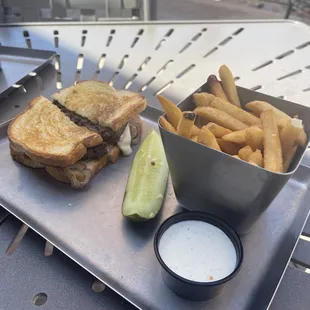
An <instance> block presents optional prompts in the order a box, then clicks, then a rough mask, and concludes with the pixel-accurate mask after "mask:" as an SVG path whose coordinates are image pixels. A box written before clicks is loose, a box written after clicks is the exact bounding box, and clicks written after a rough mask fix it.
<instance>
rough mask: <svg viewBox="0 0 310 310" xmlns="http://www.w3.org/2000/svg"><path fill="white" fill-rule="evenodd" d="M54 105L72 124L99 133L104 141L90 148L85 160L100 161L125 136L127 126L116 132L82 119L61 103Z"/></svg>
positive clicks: (84, 118)
mask: <svg viewBox="0 0 310 310" xmlns="http://www.w3.org/2000/svg"><path fill="white" fill-rule="evenodd" d="M53 103H54V104H55V105H56V106H57V107H58V108H59V109H60V110H61V111H62V112H63V113H64V114H65V115H66V116H68V117H69V118H70V120H71V121H72V122H74V123H75V124H76V125H79V126H85V127H87V128H88V129H89V130H91V131H95V132H97V133H98V134H99V135H100V136H101V137H102V140H103V143H101V144H99V145H97V146H94V147H90V148H88V149H87V154H86V155H85V156H84V158H83V159H99V158H101V157H103V156H105V155H106V154H108V152H109V150H110V149H111V147H112V146H113V145H116V144H117V142H118V141H119V139H120V137H121V135H122V134H123V132H124V130H125V128H126V125H125V126H124V127H122V128H121V129H120V130H119V131H117V132H115V131H113V130H112V129H111V128H109V127H103V126H100V125H96V124H93V123H92V122H91V121H90V120H89V119H87V118H86V117H82V116H80V115H78V114H76V113H74V112H73V111H70V110H68V109H67V108H65V107H64V106H62V105H61V104H60V103H59V102H57V101H53Z"/></svg>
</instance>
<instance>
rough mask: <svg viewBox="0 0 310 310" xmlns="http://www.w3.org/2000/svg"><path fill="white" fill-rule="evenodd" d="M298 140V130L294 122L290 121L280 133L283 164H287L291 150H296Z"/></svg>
mask: <svg viewBox="0 0 310 310" xmlns="http://www.w3.org/2000/svg"><path fill="white" fill-rule="evenodd" d="M297 138H298V132H297V131H296V128H295V127H294V126H293V124H292V121H288V122H287V123H286V125H285V126H284V127H283V129H282V130H281V132H280V141H281V147H282V156H283V162H285V159H286V157H287V155H288V154H289V153H290V151H291V149H292V148H294V146H295V143H296V140H297Z"/></svg>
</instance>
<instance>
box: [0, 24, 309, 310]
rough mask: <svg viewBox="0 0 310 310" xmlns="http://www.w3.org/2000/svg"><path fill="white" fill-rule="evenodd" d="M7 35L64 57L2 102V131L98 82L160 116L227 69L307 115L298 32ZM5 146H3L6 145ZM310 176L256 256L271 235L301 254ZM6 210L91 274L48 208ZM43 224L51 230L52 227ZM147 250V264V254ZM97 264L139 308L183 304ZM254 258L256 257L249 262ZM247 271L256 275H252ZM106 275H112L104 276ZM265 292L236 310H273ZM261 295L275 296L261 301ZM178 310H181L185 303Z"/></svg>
mask: <svg viewBox="0 0 310 310" xmlns="http://www.w3.org/2000/svg"><path fill="white" fill-rule="evenodd" d="M0 29H1V32H0V42H1V44H2V45H10V46H15V47H28V48H36V49H45V50H55V51H56V52H57V53H58V56H57V58H56V60H55V65H54V66H49V67H47V68H46V69H45V70H43V71H42V73H40V74H37V75H35V74H33V75H34V76H33V79H31V80H29V81H28V82H27V83H25V84H24V85H15V86H14V87H15V88H17V89H18V90H17V91H16V92H14V93H13V94H12V95H10V97H9V98H7V99H6V100H4V101H3V102H1V104H0V124H2V125H1V126H0V127H1V128H2V129H3V130H5V127H6V124H7V123H8V121H9V120H10V119H11V118H12V117H14V116H15V115H16V114H17V113H19V112H21V111H22V110H23V109H25V107H26V106H27V104H28V102H29V101H30V100H31V99H32V98H33V97H35V96H36V95H38V94H40V93H43V94H44V95H45V96H50V95H51V94H52V93H53V92H55V91H56V90H57V89H60V88H62V87H67V86H70V85H72V84H73V83H74V82H76V81H79V80H84V79H91V78H95V79H99V80H103V81H106V82H109V83H110V84H111V85H113V86H114V87H115V88H118V89H122V88H125V89H129V90H132V91H137V92H141V93H142V94H143V95H145V96H146V98H147V100H148V103H149V105H150V106H153V107H156V108H159V106H158V103H157V100H156V95H157V94H160V93H161V94H163V95H165V96H167V97H168V98H170V99H172V100H173V101H175V102H176V103H177V102H179V101H181V100H182V99H184V98H185V97H187V96H188V95H189V94H190V93H192V92H193V91H194V90H195V89H197V88H198V87H199V86H200V85H201V84H203V83H204V82H205V81H206V79H207V77H208V75H209V74H212V73H216V72H217V70H218V68H219V67H220V65H222V64H223V63H225V64H226V65H228V66H229V67H230V68H231V70H232V71H233V73H234V76H235V79H236V80H237V84H238V85H241V86H244V87H248V88H252V89H255V90H259V91H261V92H264V93H267V94H271V95H274V96H276V97H280V96H281V97H284V98H285V99H288V100H291V101H295V102H298V103H300V104H304V105H308V97H309V93H308V91H309V90H310V85H309V84H310V83H309V76H310V75H309V72H310V70H309V69H310V63H309V58H308V57H307V55H309V49H310V30H309V28H308V27H307V26H305V25H303V24H299V23H294V22H288V21H259V22H258V21H257V22H256V21H255V22H253V21H251V22H250V21H236V22H228V21H223V22H186V23H185V22H182V23H181V22H180V23H160V22H159V23H135V24H126V23H110V24H105V23H96V24H95V23H94V24H72V23H71V24H63V23H60V24H59V23H58V24H56V23H55V24H31V25H30V24H29V25H28V24H21V25H2V26H1V28H0ZM156 113H159V112H156ZM0 131H1V130H0ZM1 141H2V140H0V145H1V143H2V142H3V141H2V142H1ZM3 143H4V142H3ZM306 160H308V161H309V157H307V156H306ZM111 169H113V168H111ZM111 169H110V170H111ZM307 169H308V168H307V167H306V166H305V170H302V171H301V172H299V174H297V175H296V179H294V180H292V181H291V183H290V185H289V187H288V191H286V192H285V193H282V195H280V196H279V197H278V198H277V201H276V203H277V204H278V205H280V206H281V205H282V204H283V203H284V202H286V203H292V205H294V206H296V208H294V209H292V210H290V212H288V211H286V210H284V209H283V210H282V211H283V212H284V213H283V214H281V216H279V217H278V215H277V214H276V211H275V210H274V209H272V210H270V211H269V210H268V211H267V213H266V214H265V216H264V220H263V221H265V222H263V223H262V222H261V223H260V224H259V225H258V226H257V227H256V230H255V231H256V236H253V237H251V238H248V239H247V245H246V246H248V247H249V248H250V247H251V246H252V245H251V246H250V245H249V243H250V241H251V242H252V243H253V242H254V243H255V242H259V238H258V234H261V235H262V236H265V238H267V235H272V236H273V237H274V238H279V241H280V239H281V240H282V238H284V237H285V236H286V234H289V235H290V238H289V239H288V243H289V246H290V247H291V248H292V249H293V248H294V245H295V243H296V241H297V238H298V236H299V233H300V231H301V229H302V226H303V223H304V221H305V220H306V216H307V214H308V211H309V207H308V206H307V205H306V204H305V201H306V198H307V197H308V194H307V193H306V192H307V191H306V189H307V188H308V182H306V180H308V179H307V175H308V174H307V171H308V170H307ZM301 180H305V187H295V185H296V184H297V183H298V182H300V181H301ZM296 182H297V183H296ZM298 184H299V183H298ZM294 192H295V193H297V194H298V195H299V196H298V199H297V200H296V202H295V199H293V196H292V195H291V193H294ZM168 193H171V194H170V195H169V197H168V200H169V205H175V199H174V196H173V192H172V189H171V188H169V189H168ZM42 203H43V204H44V202H42ZM297 205H298V206H297ZM5 207H7V208H8V209H9V210H10V211H11V212H13V211H14V212H13V213H14V214H15V215H17V216H19V217H20V218H21V219H22V220H23V221H25V222H26V223H28V224H29V225H30V224H31V226H32V227H33V228H34V229H35V230H36V231H38V232H39V233H40V234H42V235H43V236H44V237H46V238H47V239H49V240H51V241H52V242H53V243H54V244H55V245H56V246H58V247H59V248H60V249H61V250H63V251H64V252H65V253H67V254H68V255H69V254H70V256H71V257H72V258H73V259H74V260H76V261H77V262H78V263H80V264H81V265H82V266H83V267H85V268H86V265H85V264H84V263H85V262H86V260H85V257H83V255H84V254H85V253H84V254H83V253H79V255H73V254H74V253H76V250H78V249H79V248H80V247H81V244H79V243H75V241H74V239H73V238H71V236H70V232H72V229H71V230H70V228H69V230H68V231H67V234H65V235H63V236H62V237H63V238H60V235H59V232H57V231H53V230H51V227H52V226H53V225H52V223H51V222H48V220H47V219H48V218H50V219H51V217H49V216H48V214H47V213H46V210H45V209H44V208H43V209H42V213H32V212H31V210H32V209H31V206H23V208H21V207H20V208H19V209H18V212H16V211H17V209H16V206H14V208H13V207H12V206H11V205H10V204H8V205H7V206H5ZM33 210H34V209H33ZM88 210H90V208H88ZM297 211H298V212H297ZM54 214H55V212H54ZM68 214H69V211H68ZM166 215H167V214H166ZM46 216H47V217H46ZM268 217H269V219H268ZM91 218H92V215H91V214H90V213H89V214H87V220H91ZM44 221H47V222H46V224H48V225H47V226H46V227H45V222H44ZM117 227H118V226H116V227H114V228H117ZM61 231H65V228H64V227H62V228H61ZM113 231H114V232H115V231H116V230H113ZM143 231H144V230H143V229H142V232H143ZM137 238H138V237H137ZM103 239H104V238H102V240H103ZM266 240H268V239H266ZM68 245H69V246H68ZM269 246H270V249H269V250H270V251H275V249H273V248H272V247H271V243H270V244H269ZM139 250H140V251H141V255H143V251H145V249H139ZM279 251H280V250H279ZM281 251H284V249H281ZM281 251H280V252H281ZM280 252H279V253H280ZM281 253H282V252H281ZM95 255H96V254H95V251H94V252H89V253H87V254H86V258H87V269H88V270H89V271H90V272H92V273H93V274H95V275H96V276H97V277H99V278H101V279H102V280H104V281H106V282H107V283H108V284H109V285H110V286H112V287H113V286H114V289H115V290H116V291H118V292H119V293H120V294H121V295H123V296H124V297H125V298H127V299H129V300H130V301H131V302H132V303H134V304H135V305H137V306H138V307H140V308H157V309H164V308H165V309H170V308H171V309H174V308H173V307H174V305H173V304H169V300H174V299H173V298H174V296H170V295H169V296H168V297H167V295H166V293H165V297H164V298H163V299H162V300H159V299H158V296H159V295H160V291H157V292H152V291H151V290H149V288H150V287H151V285H150V283H148V284H147V285H146V286H145V287H143V286H142V285H140V284H141V283H142V282H141V281H142V278H141V277H142V275H143V271H141V272H140V273H139V274H138V275H137V277H135V276H134V275H132V277H130V278H128V277H127V279H125V278H124V279H123V280H120V279H119V278H118V277H120V275H121V268H119V266H118V265H117V264H116V263H115V262H111V261H109V255H108V254H107V256H106V257H105V259H107V265H106V268H107V269H106V270H103V269H98V268H97V266H96V264H94V262H95V261H96V260H98V259H99V257H96V259H94V257H95ZM253 255H254V253H251V254H250V256H253ZM266 255H267V254H266ZM87 256H88V257H87ZM253 257H254V256H253ZM289 258H290V255H287V256H285V257H283V259H282V260H281V262H279V265H281V266H282V267H283V266H284V267H285V265H286V263H287V262H288V260H289ZM123 259H125V258H124V257H123ZM141 261H142V260H141ZM123 267H124V266H123ZM123 267H122V268H123ZM141 267H142V268H143V266H141ZM244 268H250V266H245V267H244ZM283 269H284V268H283ZM246 270H247V271H249V273H251V271H250V269H249V270H248V269H246ZM107 271H108V275H107V274H106V273H105V272H107ZM111 274H112V275H113V274H114V275H115V278H111V277H110V275H111ZM252 276H253V277H254V275H252ZM278 276H279V275H278ZM156 281H160V279H156ZM116 283H117V284H116ZM261 285H262V283H257V285H253V287H252V288H251V293H252V294H253V296H252V297H253V299H251V298H252V297H251V296H245V297H244V298H241V297H240V298H237V299H235V300H234V302H232V304H231V305H232V306H233V308H234V309H238V310H239V309H246V308H245V307H246V306H249V305H256V306H257V307H260V306H262V305H264V306H267V305H268V304H269V301H270V299H271V297H272V295H273V292H272V291H270V290H271V289H274V288H275V287H274V286H272V287H271V286H270V287H269V289H270V290H269V291H268V287H265V288H263V287H261ZM157 286H158V283H155V284H154V287H157ZM167 294H168V293H167ZM260 294H267V295H268V296H267V298H266V299H265V300H262V299H261V298H260ZM228 295H229V294H228ZM226 296H227V295H226ZM230 296H232V295H231V294H230ZM254 297H255V298H254ZM156 298H157V299H156ZM215 304H216V302H212V303H209V304H197V303H196V304H195V309H209V308H210V307H211V306H213V305H215ZM221 304H222V305H225V304H226V305H227V304H228V303H226V302H225V301H224V300H222V299H221V297H220V299H219V303H218V304H217V306H218V307H220V305H221ZM178 305H181V303H180V302H179V301H178ZM182 307H184V309H185V308H186V307H187V308H188V309H189V308H193V307H194V306H193V305H192V304H190V303H186V304H185V303H182ZM252 309H254V308H252ZM257 309H259V308H257Z"/></svg>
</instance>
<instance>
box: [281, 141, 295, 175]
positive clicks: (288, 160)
mask: <svg viewBox="0 0 310 310" xmlns="http://www.w3.org/2000/svg"><path fill="white" fill-rule="evenodd" d="M296 150H297V146H294V147H293V148H292V149H290V151H289V153H288V154H287V156H286V158H285V159H284V161H283V171H284V172H287V171H288V169H289V167H290V165H291V163H292V160H293V158H294V156H295V153H296Z"/></svg>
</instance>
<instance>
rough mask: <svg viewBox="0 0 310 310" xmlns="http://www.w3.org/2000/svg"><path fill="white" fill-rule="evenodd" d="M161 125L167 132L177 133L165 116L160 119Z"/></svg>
mask: <svg viewBox="0 0 310 310" xmlns="http://www.w3.org/2000/svg"><path fill="white" fill-rule="evenodd" d="M159 123H160V125H161V126H162V127H163V128H165V129H166V130H168V131H171V132H173V133H176V130H175V129H174V127H173V126H172V125H171V124H170V123H169V122H168V121H167V120H166V119H165V118H164V117H163V116H161V117H160V118H159Z"/></svg>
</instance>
